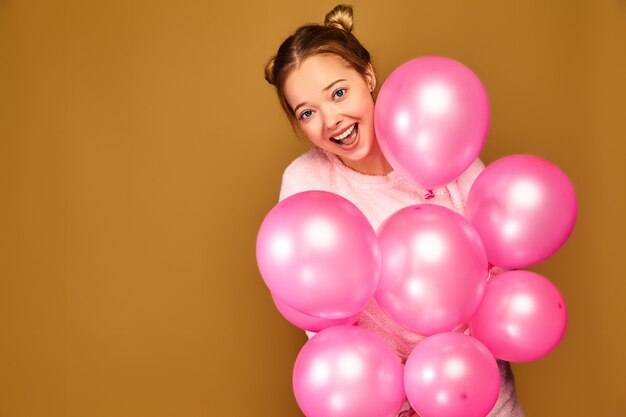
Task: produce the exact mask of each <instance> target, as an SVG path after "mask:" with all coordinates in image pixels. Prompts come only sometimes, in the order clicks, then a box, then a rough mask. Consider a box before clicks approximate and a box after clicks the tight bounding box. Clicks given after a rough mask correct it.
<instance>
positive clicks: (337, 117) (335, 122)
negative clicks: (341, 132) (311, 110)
mask: <svg viewBox="0 0 626 417" xmlns="http://www.w3.org/2000/svg"><path fill="white" fill-rule="evenodd" d="M342 119H343V117H342V116H341V113H339V112H338V111H336V110H335V109H332V108H327V109H325V110H324V122H325V125H326V129H327V130H331V131H332V130H335V129H336V128H337V126H339V125H340V124H341V121H342Z"/></svg>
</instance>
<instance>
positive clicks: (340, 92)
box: [335, 88, 346, 98]
mask: <svg viewBox="0 0 626 417" xmlns="http://www.w3.org/2000/svg"><path fill="white" fill-rule="evenodd" d="M344 94H346V89H345V88H340V89H339V90H337V91H335V97H339V98H341V97H343V96H344Z"/></svg>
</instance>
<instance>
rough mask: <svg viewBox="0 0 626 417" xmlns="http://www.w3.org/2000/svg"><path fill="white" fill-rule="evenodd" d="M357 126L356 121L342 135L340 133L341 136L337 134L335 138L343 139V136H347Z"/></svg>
mask: <svg viewBox="0 0 626 417" xmlns="http://www.w3.org/2000/svg"><path fill="white" fill-rule="evenodd" d="M355 126H356V123H355V124H353V125H352V127H351V128H349V129H348V130H346V131H345V132H343V133H342V134H341V135H339V136H335V137H334V138H333V139H336V140H341V139H343V138H345V137H347V136H348V135H349V134H350V133H352V131H353V130H354V127H355Z"/></svg>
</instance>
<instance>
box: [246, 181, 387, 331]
mask: <svg viewBox="0 0 626 417" xmlns="http://www.w3.org/2000/svg"><path fill="white" fill-rule="evenodd" d="M256 259H257V264H258V266H259V270H260V272H261V275H262V276H263V279H264V280H265V283H266V284H267V286H268V287H269V289H270V291H271V292H272V293H273V294H274V295H275V296H277V297H278V298H280V299H281V300H282V301H284V302H285V303H286V304H287V305H289V306H290V307H291V308H294V309H296V310H297V311H299V312H302V313H304V314H307V315H310V316H315V317H321V318H327V319H341V318H346V317H350V316H353V315H354V314H357V313H359V312H360V311H361V310H363V309H364V308H365V305H366V304H367V303H368V302H369V301H370V299H371V298H372V296H373V295H374V291H375V290H376V286H377V284H378V275H379V272H380V254H379V251H378V247H377V244H376V233H375V232H374V229H373V228H372V226H371V225H370V223H369V222H368V220H367V218H366V217H365V215H363V213H362V212H361V211H359V209H358V208H357V207H356V206H355V205H354V204H352V203H351V202H350V201H348V200H346V199H345V198H343V197H340V196H338V195H337V194H333V193H330V192H326V191H306V192H303V193H298V194H295V195H292V196H291V197H288V198H286V199H284V200H283V201H281V202H280V203H278V204H277V205H276V206H275V207H274V208H273V209H272V210H271V211H270V212H269V213H268V214H267V216H266V217H265V220H263V224H262V225H261V229H260V230H259V234H258V236H257V242H256Z"/></svg>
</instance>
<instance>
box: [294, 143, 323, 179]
mask: <svg viewBox="0 0 626 417" xmlns="http://www.w3.org/2000/svg"><path fill="white" fill-rule="evenodd" d="M328 165H330V161H329V159H328V157H327V156H326V155H325V154H324V151H323V150H322V149H320V148H313V149H310V150H308V151H306V152H305V153H303V154H302V155H300V156H299V157H297V158H296V159H294V160H293V161H291V163H290V164H289V165H288V166H287V168H285V172H284V173H283V177H284V176H302V175H311V173H312V170H315V169H317V168H321V167H324V166H328Z"/></svg>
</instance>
